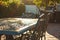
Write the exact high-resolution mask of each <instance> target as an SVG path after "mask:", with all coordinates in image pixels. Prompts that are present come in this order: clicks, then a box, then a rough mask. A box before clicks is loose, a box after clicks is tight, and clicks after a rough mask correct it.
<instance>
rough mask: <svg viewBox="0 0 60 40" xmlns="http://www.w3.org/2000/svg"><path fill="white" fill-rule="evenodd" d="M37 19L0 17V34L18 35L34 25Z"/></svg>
mask: <svg viewBox="0 0 60 40" xmlns="http://www.w3.org/2000/svg"><path fill="white" fill-rule="evenodd" d="M37 21H38V19H31V18H1V19H0V34H7V35H18V34H22V33H24V32H25V31H27V30H29V29H31V28H32V27H34V26H33V25H35V24H36V23H37Z"/></svg>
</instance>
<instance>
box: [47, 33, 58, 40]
mask: <svg viewBox="0 0 60 40" xmlns="http://www.w3.org/2000/svg"><path fill="white" fill-rule="evenodd" d="M46 40H59V39H58V38H56V37H55V36H53V35H51V34H49V33H46Z"/></svg>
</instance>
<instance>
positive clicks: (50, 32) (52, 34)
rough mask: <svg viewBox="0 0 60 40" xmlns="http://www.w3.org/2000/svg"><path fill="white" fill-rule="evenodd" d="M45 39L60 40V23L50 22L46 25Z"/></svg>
mask: <svg viewBox="0 0 60 40" xmlns="http://www.w3.org/2000/svg"><path fill="white" fill-rule="evenodd" d="M46 40H60V24H59V23H50V24H49V25H48V27H47V32H46Z"/></svg>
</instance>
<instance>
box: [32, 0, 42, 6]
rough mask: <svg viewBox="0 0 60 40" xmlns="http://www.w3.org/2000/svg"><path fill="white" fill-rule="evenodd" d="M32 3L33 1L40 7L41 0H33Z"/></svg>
mask: <svg viewBox="0 0 60 40" xmlns="http://www.w3.org/2000/svg"><path fill="white" fill-rule="evenodd" d="M33 3H35V4H36V5H37V6H38V7H40V5H41V3H42V0H34V1H33Z"/></svg>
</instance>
